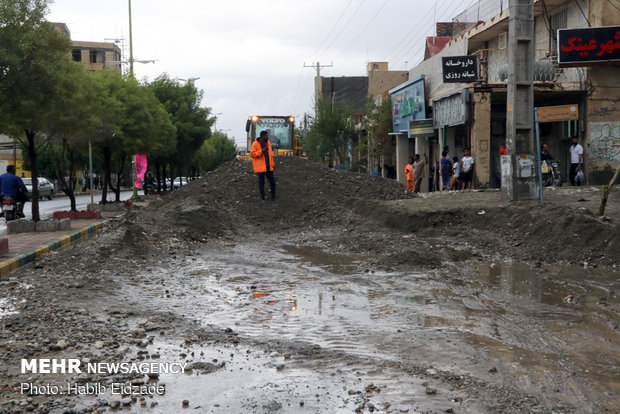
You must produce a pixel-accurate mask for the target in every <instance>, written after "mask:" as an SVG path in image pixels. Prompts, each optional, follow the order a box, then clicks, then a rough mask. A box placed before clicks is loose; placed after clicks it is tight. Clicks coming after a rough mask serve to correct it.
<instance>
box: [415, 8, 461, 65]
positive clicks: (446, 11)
mask: <svg viewBox="0 0 620 414" xmlns="http://www.w3.org/2000/svg"><path fill="white" fill-rule="evenodd" d="M459 7H461V6H460V5H458V4H457V6H456V7H454V8H453V9H452V10H448V8H446V9H445V10H444V12H445V14H447V15H448V16H450V15H453V14H454V13H455V12H456V10H458V9H459ZM425 46H426V38H424V42H422V44H421V45H420V46H419V47H418V49H417V50H416V52H415V54H413V55H410V58H409V59H408V60H409V61H410V62H411V61H413V59H415V57H416V56H418V54H419V53H420V52H421V51H423V50H424V48H425Z"/></svg>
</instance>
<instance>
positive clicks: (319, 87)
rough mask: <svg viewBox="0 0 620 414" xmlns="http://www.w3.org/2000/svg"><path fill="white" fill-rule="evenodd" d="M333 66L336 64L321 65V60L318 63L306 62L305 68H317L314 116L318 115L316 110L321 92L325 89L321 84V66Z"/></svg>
mask: <svg viewBox="0 0 620 414" xmlns="http://www.w3.org/2000/svg"><path fill="white" fill-rule="evenodd" d="M332 66H334V65H333V64H329V65H321V63H320V62H316V65H314V64H312V65H306V64H305V63H304V68H315V69H316V78H315V79H314V104H315V109H314V116H316V110H317V108H318V106H319V97H320V96H321V92H322V89H323V88H322V85H321V68H331V67H332Z"/></svg>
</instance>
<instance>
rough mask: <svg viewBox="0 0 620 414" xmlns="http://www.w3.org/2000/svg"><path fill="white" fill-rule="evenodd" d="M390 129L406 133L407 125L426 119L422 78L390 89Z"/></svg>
mask: <svg viewBox="0 0 620 414" xmlns="http://www.w3.org/2000/svg"><path fill="white" fill-rule="evenodd" d="M389 92H390V97H391V99H392V127H393V131H394V132H395V133H396V132H408V131H409V123H410V122H411V121H414V120H419V119H424V118H426V110H425V105H424V76H419V77H417V78H415V79H412V80H410V81H407V82H405V83H403V84H401V85H398V86H397V87H395V88H393V89H390V91H389Z"/></svg>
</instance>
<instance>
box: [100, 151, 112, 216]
mask: <svg viewBox="0 0 620 414" xmlns="http://www.w3.org/2000/svg"><path fill="white" fill-rule="evenodd" d="M111 163H112V151H111V150H110V148H109V147H105V148H104V149H103V183H102V185H101V190H102V191H101V204H106V203H107V202H108V186H109V185H111V184H112V171H111V169H112V167H111V165H110V164H111Z"/></svg>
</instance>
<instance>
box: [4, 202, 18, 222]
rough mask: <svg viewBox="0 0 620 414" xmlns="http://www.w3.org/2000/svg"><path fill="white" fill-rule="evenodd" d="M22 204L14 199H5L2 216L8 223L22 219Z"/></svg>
mask: <svg viewBox="0 0 620 414" xmlns="http://www.w3.org/2000/svg"><path fill="white" fill-rule="evenodd" d="M20 204H21V203H20V202H19V201H17V200H16V199H15V198H13V197H4V199H3V200H2V215H3V216H4V219H5V220H6V221H12V220H16V219H18V218H20V217H21V216H20V207H21V206H20Z"/></svg>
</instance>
